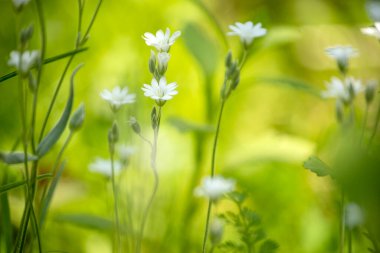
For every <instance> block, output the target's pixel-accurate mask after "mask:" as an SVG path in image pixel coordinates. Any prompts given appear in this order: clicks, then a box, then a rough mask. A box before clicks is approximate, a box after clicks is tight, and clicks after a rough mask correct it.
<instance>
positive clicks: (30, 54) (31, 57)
mask: <svg viewBox="0 0 380 253" xmlns="http://www.w3.org/2000/svg"><path fill="white" fill-rule="evenodd" d="M39 57H40V52H39V51H38V50H33V51H24V52H22V53H21V54H20V52H19V51H12V52H11V53H10V57H9V60H8V65H9V66H11V67H15V68H16V69H17V70H18V71H20V72H21V74H23V75H25V74H27V73H28V72H29V71H30V69H32V68H33V67H34V66H35V65H36V64H37V62H38V60H39Z"/></svg>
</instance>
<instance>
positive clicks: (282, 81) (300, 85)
mask: <svg viewBox="0 0 380 253" xmlns="http://www.w3.org/2000/svg"><path fill="white" fill-rule="evenodd" d="M253 82H255V83H266V84H274V85H281V86H285V87H289V88H293V89H296V90H300V91H303V92H306V93H309V94H311V95H314V96H317V97H320V92H319V90H318V89H316V88H314V87H313V86H312V85H310V84H307V83H305V82H303V81H299V80H294V79H289V78H283V77H275V78H272V77H261V78H255V79H254V80H253Z"/></svg>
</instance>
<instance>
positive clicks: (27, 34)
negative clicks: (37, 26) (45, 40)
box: [20, 25, 34, 46]
mask: <svg viewBox="0 0 380 253" xmlns="http://www.w3.org/2000/svg"><path fill="white" fill-rule="evenodd" d="M33 32H34V27H33V25H29V26H28V27H26V28H24V29H22V30H21V33H20V42H21V45H23V46H25V45H26V43H28V41H29V40H30V39H31V38H32V36H33Z"/></svg>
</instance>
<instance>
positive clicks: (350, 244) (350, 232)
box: [348, 229, 352, 253]
mask: <svg viewBox="0 0 380 253" xmlns="http://www.w3.org/2000/svg"><path fill="white" fill-rule="evenodd" d="M348 253H352V229H350V230H349V231H348Z"/></svg>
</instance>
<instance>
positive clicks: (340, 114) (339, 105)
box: [335, 99, 344, 123]
mask: <svg viewBox="0 0 380 253" xmlns="http://www.w3.org/2000/svg"><path fill="white" fill-rule="evenodd" d="M335 111H336V119H337V120H338V122H339V123H342V122H343V120H344V105H343V102H342V101H341V100H340V99H337V100H336V104H335Z"/></svg>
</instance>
